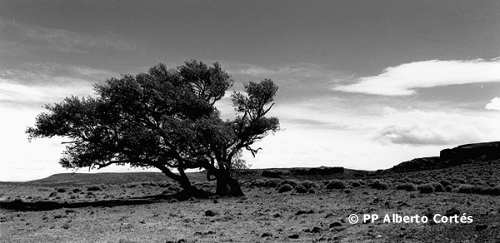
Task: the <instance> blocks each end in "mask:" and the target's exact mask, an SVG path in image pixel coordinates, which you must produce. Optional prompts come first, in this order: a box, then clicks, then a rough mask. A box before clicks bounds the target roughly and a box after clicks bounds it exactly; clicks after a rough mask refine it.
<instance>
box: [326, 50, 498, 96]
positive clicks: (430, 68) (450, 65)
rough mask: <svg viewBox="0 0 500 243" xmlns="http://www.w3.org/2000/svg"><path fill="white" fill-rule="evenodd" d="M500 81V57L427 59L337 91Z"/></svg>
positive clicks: (383, 91) (385, 91)
mask: <svg viewBox="0 0 500 243" xmlns="http://www.w3.org/2000/svg"><path fill="white" fill-rule="evenodd" d="M485 82H500V59H491V60H485V59H473V60H427V61H419V62H410V63H404V64H400V65H397V66H393V67H388V68H386V69H385V70H384V72H382V73H380V74H378V75H375V76H367V77H361V78H359V79H358V82H356V83H353V84H348V85H341V86H337V87H334V90H337V91H344V92H354V93H365V94H374V95H386V96H406V95H412V94H415V92H416V89H419V88H431V87H437V86H448V85H459V84H471V83H485Z"/></svg>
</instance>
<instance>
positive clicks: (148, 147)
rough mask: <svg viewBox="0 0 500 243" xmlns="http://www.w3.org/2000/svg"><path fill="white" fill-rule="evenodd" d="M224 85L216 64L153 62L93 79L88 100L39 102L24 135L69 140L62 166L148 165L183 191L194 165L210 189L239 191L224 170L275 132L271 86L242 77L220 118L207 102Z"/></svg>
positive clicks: (224, 78)
mask: <svg viewBox="0 0 500 243" xmlns="http://www.w3.org/2000/svg"><path fill="white" fill-rule="evenodd" d="M232 85H233V80H232V79H231V78H230V76H229V75H228V74H227V73H226V72H225V71H224V70H222V68H221V66H220V65H219V64H218V63H214V64H213V65H211V66H208V65H206V64H204V63H202V62H199V61H195V60H193V61H188V62H185V63H184V64H183V65H181V66H179V67H177V69H174V70H169V69H167V67H166V66H165V65H164V64H158V65H156V66H154V67H152V68H150V69H149V71H148V72H146V73H140V74H137V75H124V76H122V77H120V78H110V79H108V80H107V81H106V82H104V83H103V84H96V85H95V91H96V94H97V95H96V96H94V97H74V96H72V97H67V98H65V99H64V100H63V101H62V102H59V103H55V104H50V105H46V106H45V108H46V110H47V111H45V112H43V113H41V114H40V115H38V117H37V118H36V122H35V125H34V126H33V127H30V128H28V129H27V133H28V134H29V137H30V139H31V138H37V137H54V136H59V137H64V138H67V139H69V141H67V142H65V143H66V149H65V151H64V155H63V157H62V158H61V160H60V163H61V165H62V166H64V167H66V168H79V167H90V168H97V169H100V168H103V167H106V166H109V165H113V164H116V165H130V166H133V167H154V168H157V169H159V170H161V171H162V172H163V173H164V174H165V175H167V176H168V177H170V178H172V179H174V180H177V181H178V182H179V183H180V185H181V186H182V187H183V188H184V189H185V190H186V191H187V192H190V193H192V192H196V191H197V190H196V189H195V188H193V187H192V185H191V183H190V181H189V179H188V177H187V176H186V174H185V170H187V169H193V168H201V169H204V170H206V171H207V173H210V174H212V175H214V176H215V177H216V179H217V193H219V194H224V195H225V194H231V195H242V192H241V189H240V188H239V185H238V182H237V181H236V180H235V179H234V178H232V176H231V171H232V169H233V167H234V165H235V164H234V163H235V162H238V161H239V160H238V158H239V157H238V156H239V154H240V153H241V151H242V150H244V149H246V150H248V151H250V152H251V153H252V154H255V153H256V152H257V151H258V150H259V149H260V148H255V147H254V143H255V142H256V141H258V140H260V139H262V138H263V137H264V136H266V135H267V134H269V133H270V132H275V131H277V130H278V129H279V121H278V119H277V118H275V117H267V116H266V115H267V114H268V113H269V111H270V110H271V108H272V107H273V105H274V97H275V95H276V92H277V90H278V87H277V86H276V85H275V84H274V83H273V81H272V80H269V79H265V80H263V81H260V82H249V83H248V84H246V85H245V86H244V91H243V92H236V91H235V92H233V94H232V96H231V100H232V103H233V106H234V108H235V111H236V113H237V116H236V117H235V118H234V119H232V120H223V119H221V116H220V111H219V110H217V108H216V106H215V104H216V102H218V101H220V100H221V99H222V98H223V97H224V96H225V94H226V92H227V91H228V89H230V88H231V87H232ZM239 162H240V163H241V161H239ZM175 170H176V171H175Z"/></svg>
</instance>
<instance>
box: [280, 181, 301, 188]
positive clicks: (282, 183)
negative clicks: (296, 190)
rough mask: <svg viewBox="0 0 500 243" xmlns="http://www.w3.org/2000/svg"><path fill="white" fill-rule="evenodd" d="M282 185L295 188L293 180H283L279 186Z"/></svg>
mask: <svg viewBox="0 0 500 243" xmlns="http://www.w3.org/2000/svg"><path fill="white" fill-rule="evenodd" d="M284 184H288V185H291V186H292V187H295V186H297V182H296V181H294V180H284V181H281V183H280V186H281V185H284Z"/></svg>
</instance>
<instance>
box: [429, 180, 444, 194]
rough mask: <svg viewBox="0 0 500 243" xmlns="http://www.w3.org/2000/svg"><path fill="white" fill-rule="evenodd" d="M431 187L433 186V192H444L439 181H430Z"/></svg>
mask: <svg viewBox="0 0 500 243" xmlns="http://www.w3.org/2000/svg"><path fill="white" fill-rule="evenodd" d="M431 185H432V187H434V191H435V192H444V187H443V185H442V184H441V183H437V182H435V183H431Z"/></svg>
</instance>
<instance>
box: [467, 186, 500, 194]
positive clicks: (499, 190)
mask: <svg viewBox="0 0 500 243" xmlns="http://www.w3.org/2000/svg"><path fill="white" fill-rule="evenodd" d="M457 192H459V193H471V194H484V195H500V186H496V187H486V186H477V185H470V184H462V185H460V186H459V187H458V189H457Z"/></svg>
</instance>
